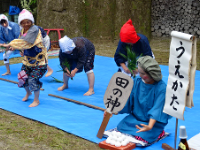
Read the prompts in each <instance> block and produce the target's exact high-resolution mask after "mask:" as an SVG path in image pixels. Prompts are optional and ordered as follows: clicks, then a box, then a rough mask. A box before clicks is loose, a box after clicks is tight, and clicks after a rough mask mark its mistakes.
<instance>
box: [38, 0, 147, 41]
mask: <svg viewBox="0 0 200 150" xmlns="http://www.w3.org/2000/svg"><path fill="white" fill-rule="evenodd" d="M150 14H151V0H38V12H37V24H38V25H40V26H42V27H43V28H64V32H63V33H62V36H63V35H68V36H69V37H71V38H72V37H76V36H84V37H87V38H89V39H92V40H109V41H113V40H118V39H119V31H120V28H121V26H122V25H123V24H124V23H125V22H126V21H127V20H128V19H129V18H131V19H132V20H133V24H134V26H135V28H136V31H137V32H139V33H143V34H145V35H146V36H147V37H149V38H150V35H151V28H150V27H151V18H150V17H151V15H150ZM50 37H51V38H52V39H55V38H57V34H56V33H53V34H52V33H51V34H50Z"/></svg>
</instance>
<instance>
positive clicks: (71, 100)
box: [48, 94, 105, 111]
mask: <svg viewBox="0 0 200 150" xmlns="http://www.w3.org/2000/svg"><path fill="white" fill-rule="evenodd" d="M48 96H52V97H56V98H60V99H63V100H67V101H69V102H74V103H76V104H80V105H85V106H87V107H90V108H94V109H98V110H102V111H105V109H103V108H101V107H97V106H94V105H90V104H87V103H83V102H79V101H76V100H73V99H69V98H65V97H62V96H57V95H53V94H48Z"/></svg>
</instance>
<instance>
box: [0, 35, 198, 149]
mask: <svg viewBox="0 0 200 150" xmlns="http://www.w3.org/2000/svg"><path fill="white" fill-rule="evenodd" d="M197 44H198V45H197V50H198V52H197V58H199V56H200V40H199V41H198V42H197ZM150 45H151V48H152V51H153V53H154V55H155V57H156V60H157V61H158V62H159V63H160V64H164V65H168V59H169V45H170V39H169V38H162V39H160V38H154V39H152V40H151V41H150ZM116 47H117V41H116V42H106V44H105V42H95V48H96V55H101V56H107V57H113V56H114V53H115V50H116ZM52 58H57V56H56V57H49V59H52ZM21 61H22V58H12V59H10V64H14V63H21ZM197 61H198V62H197V64H198V67H197V69H198V70H200V60H198V59H197ZM0 65H3V61H0ZM11 71H12V70H11ZM0 149H1V150H7V149H9V150H23V149H24V150H54V149H55V150H57V149H61V150H62V149H68V150H98V149H99V150H100V148H99V147H98V145H97V144H95V143H92V142H89V141H87V140H84V139H82V138H80V137H77V136H74V135H72V134H69V133H66V132H64V131H62V130H59V129H57V128H54V127H51V126H48V125H45V124H42V123H40V122H37V121H33V120H30V119H26V118H24V117H22V116H18V115H16V114H13V113H10V112H7V111H5V110H2V109H0Z"/></svg>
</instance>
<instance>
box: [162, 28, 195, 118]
mask: <svg viewBox="0 0 200 150" xmlns="http://www.w3.org/2000/svg"><path fill="white" fill-rule="evenodd" d="M171 37H172V39H171V44H170V57H169V77H168V83H167V91H166V99H165V106H164V110H163V112H165V113H167V114H169V115H171V116H174V117H176V118H179V119H182V120H184V117H183V114H184V110H185V106H187V107H189V108H191V107H192V106H194V104H193V99H192V97H193V92H194V77H195V70H196V39H195V37H194V36H192V35H189V34H185V33H181V32H177V31H173V32H172V33H171Z"/></svg>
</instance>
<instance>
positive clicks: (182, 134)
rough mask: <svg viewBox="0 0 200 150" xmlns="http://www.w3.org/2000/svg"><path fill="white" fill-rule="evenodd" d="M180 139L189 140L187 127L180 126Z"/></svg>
mask: <svg viewBox="0 0 200 150" xmlns="http://www.w3.org/2000/svg"><path fill="white" fill-rule="evenodd" d="M179 138H180V139H186V138H187V133H186V128H185V126H180V129H179Z"/></svg>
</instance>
